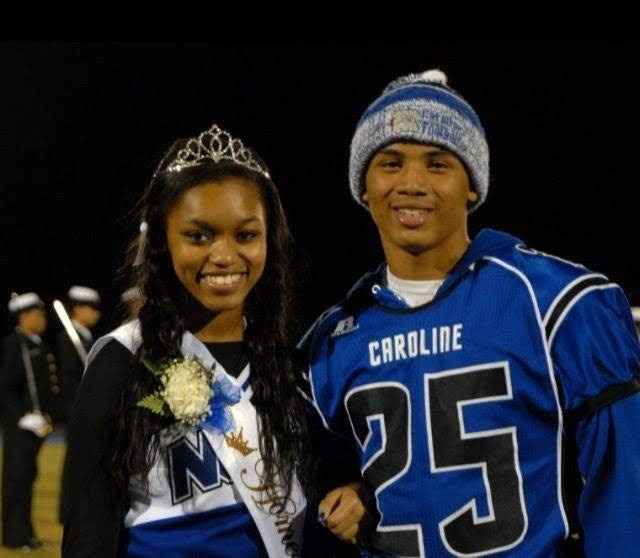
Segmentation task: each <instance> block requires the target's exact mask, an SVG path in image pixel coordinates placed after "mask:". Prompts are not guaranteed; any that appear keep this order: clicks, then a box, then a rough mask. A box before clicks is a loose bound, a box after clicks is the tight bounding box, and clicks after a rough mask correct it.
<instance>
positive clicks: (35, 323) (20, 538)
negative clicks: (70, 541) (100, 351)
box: [0, 293, 55, 550]
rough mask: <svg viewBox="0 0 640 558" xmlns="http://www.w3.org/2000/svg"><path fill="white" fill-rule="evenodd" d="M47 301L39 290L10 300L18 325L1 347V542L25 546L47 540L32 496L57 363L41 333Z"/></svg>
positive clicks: (24, 547)
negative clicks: (36, 525) (39, 531)
mask: <svg viewBox="0 0 640 558" xmlns="http://www.w3.org/2000/svg"><path fill="white" fill-rule="evenodd" d="M43 307H44V304H43V303H42V301H41V300H40V297H39V296H38V295H37V294H35V293H25V294H21V295H17V296H14V297H13V298H12V299H11V300H10V301H9V311H10V312H11V313H12V314H13V315H14V316H15V317H16V320H17V326H16V328H15V331H14V332H13V333H11V334H10V335H8V336H7V337H5V339H4V340H3V342H2V352H1V353H0V359H1V360H0V413H1V414H0V417H1V422H2V436H3V439H2V446H3V448H2V449H3V460H2V544H3V545H4V546H7V547H12V548H22V549H23V550H32V549H35V548H38V547H40V546H42V543H41V542H40V540H39V539H38V538H37V537H36V536H35V533H34V530H33V525H32V522H31V501H32V496H33V484H34V482H35V479H36V476H37V472H38V470H37V457H38V451H39V450H40V447H41V445H42V442H43V440H44V438H45V436H46V435H47V434H48V433H49V432H50V425H49V422H48V421H47V419H46V418H45V416H44V413H45V412H46V411H47V409H46V408H44V407H43V405H44V406H45V407H46V402H47V397H46V394H47V391H48V386H49V384H48V378H47V377H48V375H49V367H50V366H51V365H54V366H55V362H54V358H53V355H52V354H51V353H49V352H48V351H47V349H46V347H45V345H44V344H43V342H42V339H41V337H40V336H41V335H42V334H43V333H44V332H45V330H46V328H47V318H46V314H45V312H44V309H43Z"/></svg>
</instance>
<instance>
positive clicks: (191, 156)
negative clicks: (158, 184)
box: [167, 124, 271, 179]
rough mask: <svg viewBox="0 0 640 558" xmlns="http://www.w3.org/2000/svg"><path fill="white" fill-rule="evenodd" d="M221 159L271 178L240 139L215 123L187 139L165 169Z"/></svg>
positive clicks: (179, 168) (170, 169) (174, 170)
mask: <svg viewBox="0 0 640 558" xmlns="http://www.w3.org/2000/svg"><path fill="white" fill-rule="evenodd" d="M223 159H226V160H228V161H232V162H233V163H236V164H238V165H242V166H243V167H246V168H248V169H250V170H252V171H255V172H257V173H260V174H261V175H263V176H264V177H266V178H268V179H271V176H270V175H269V171H268V170H267V168H266V167H265V166H264V165H263V164H262V163H261V162H260V161H258V160H256V159H255V158H254V157H253V154H252V152H251V150H250V149H249V148H247V147H245V146H244V145H243V143H242V140H240V139H238V138H234V137H232V136H231V134H229V133H228V132H225V131H224V130H223V129H222V128H220V127H219V126H218V125H217V124H213V125H212V126H211V128H209V129H208V130H207V131H205V132H202V133H201V134H200V135H199V136H198V137H196V138H191V139H189V141H187V144H186V145H185V146H184V147H183V148H182V149H181V150H180V151H178V154H177V155H176V158H175V159H174V160H173V162H172V163H171V164H170V165H168V166H167V171H169V172H180V171H181V170H183V169H186V168H189V167H195V166H197V165H200V164H202V163H205V162H206V161H215V162H216V163H219V162H220V161H221V160H223Z"/></svg>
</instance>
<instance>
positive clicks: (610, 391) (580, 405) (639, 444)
mask: <svg viewBox="0 0 640 558" xmlns="http://www.w3.org/2000/svg"><path fill="white" fill-rule="evenodd" d="M585 291H586V292H582V293H579V294H578V295H577V296H574V298H573V299H571V300H569V301H567V302H566V304H565V308H564V309H563V311H562V312H560V313H558V322H557V323H556V324H555V326H554V328H553V330H552V331H550V333H551V336H550V346H551V353H552V357H553V363H554V368H555V371H556V374H557V375H558V379H559V383H560V388H561V399H562V403H563V407H564V411H565V421H566V425H565V429H566V432H567V433H568V435H570V436H573V437H574V438H575V446H576V452H577V455H576V457H577V467H578V472H579V474H580V476H581V481H582V482H581V490H580V493H579V496H578V500H577V520H578V524H579V527H580V530H581V531H582V544H583V548H584V553H585V556H587V557H604V556H624V555H627V553H628V550H629V549H630V548H634V547H636V546H637V545H638V543H640V515H639V514H638V513H637V509H638V502H639V501H640V437H638V436H637V434H636V431H637V424H639V423H640V393H639V391H640V381H639V379H640V347H639V345H638V338H637V334H636V331H635V326H634V323H633V319H632V316H631V311H630V309H629V305H628V303H627V300H626V297H625V296H624V293H623V292H622V290H621V289H620V288H619V287H618V286H617V285H614V284H611V283H609V284H602V285H598V286H593V287H592V288H590V289H586V290H585Z"/></svg>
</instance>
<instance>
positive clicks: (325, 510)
mask: <svg viewBox="0 0 640 558" xmlns="http://www.w3.org/2000/svg"><path fill="white" fill-rule="evenodd" d="M359 488H360V483H358V482H354V483H351V484H347V485H345V486H340V487H338V488H335V489H333V490H332V491H331V492H329V494H327V495H326V496H325V497H324V499H323V500H322V502H320V505H319V506H318V519H319V520H320V522H321V523H322V524H323V525H325V526H326V527H327V528H328V529H329V531H331V532H332V533H333V534H334V535H335V536H336V537H338V538H339V539H341V540H343V541H347V542H350V543H352V544H355V542H356V537H357V536H358V534H359V531H360V521H361V520H362V518H363V517H364V515H365V513H366V509H365V507H364V504H363V503H362V500H361V499H360V496H359V495H358V489H359Z"/></svg>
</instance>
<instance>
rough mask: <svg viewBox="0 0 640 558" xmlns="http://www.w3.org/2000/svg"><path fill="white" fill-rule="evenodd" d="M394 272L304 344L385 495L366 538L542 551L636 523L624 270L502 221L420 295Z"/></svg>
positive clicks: (364, 467)
mask: <svg viewBox="0 0 640 558" xmlns="http://www.w3.org/2000/svg"><path fill="white" fill-rule="evenodd" d="M383 271H384V266H383V267H382V268H380V269H379V270H378V271H377V272H374V273H371V274H368V275H366V276H365V277H364V278H363V279H362V280H360V281H359V282H358V284H356V286H355V287H354V288H353V289H352V290H351V291H350V293H349V294H348V296H347V297H346V298H345V300H344V301H343V302H342V303H341V304H339V305H338V306H336V307H334V308H332V309H330V310H329V311H327V312H326V313H325V314H324V315H323V316H321V317H320V319H319V320H318V321H317V322H316V324H315V325H314V326H313V327H312V328H311V330H310V331H309V332H308V334H307V335H306V336H305V338H304V339H303V341H302V343H301V346H302V348H303V349H304V350H305V352H306V353H307V355H308V359H309V369H308V377H307V379H308V396H309V399H310V400H311V401H312V402H313V404H314V406H315V407H316V409H317V411H318V413H319V415H320V417H321V419H322V422H323V423H324V425H325V427H326V428H327V429H329V430H331V431H333V432H335V433H338V434H341V435H342V436H348V437H350V438H351V439H352V440H353V444H354V446H355V447H356V449H357V452H358V455H359V460H360V469H361V475H362V479H363V482H364V484H365V486H366V487H367V488H368V490H369V491H370V492H371V494H372V495H373V496H374V497H375V505H376V506H377V508H378V510H377V511H378V513H379V522H378V526H377V529H376V531H375V534H374V535H373V536H372V539H371V543H370V544H371V547H372V548H374V549H377V550H379V551H381V552H386V553H389V554H391V555H393V556H411V557H418V556H419V557H440V556H488V555H493V554H499V555H509V556H522V557H527V558H532V557H545V558H549V557H555V556H564V555H565V552H566V551H565V548H566V540H567V539H568V538H569V535H570V533H573V532H576V533H577V532H580V531H581V530H582V531H584V532H583V533H582V534H581V537H582V539H581V540H582V541H584V544H585V547H588V548H589V549H590V550H589V552H591V554H589V553H588V552H587V555H594V556H595V555H601V554H598V552H600V550H598V549H600V548H601V549H602V552H603V555H604V549H605V548H609V552H608V553H607V555H608V556H611V555H618V554H616V553H615V551H614V552H613V553H612V552H611V548H615V545H620V548H624V545H627V544H629V543H630V542H631V541H632V540H634V541H637V540H638V539H640V520H639V519H638V516H639V515H640V514H638V513H637V510H638V504H637V502H638V501H639V500H638V496H640V462H639V459H640V445H639V444H638V442H637V441H635V440H634V436H633V430H632V426H633V422H634V421H636V420H638V419H640V398H639V397H640V396H638V395H637V392H638V390H639V389H640V383H639V382H638V375H639V370H640V368H639V363H640V348H639V346H638V342H637V337H636V334H635V328H634V324H633V320H632V317H631V313H630V309H629V305H628V303H627V301H626V298H625V296H624V293H623V292H622V290H621V289H620V287H619V286H618V285H616V284H614V283H611V282H610V281H609V280H608V279H607V278H606V277H605V276H603V275H601V274H597V273H593V272H591V271H589V270H588V269H586V268H584V267H583V266H580V265H577V264H573V263H571V262H567V261H564V260H561V259H559V258H555V257H553V256H549V255H546V254H542V253H539V252H536V251H533V250H530V249H528V248H527V247H525V246H524V244H523V243H522V242H521V241H520V240H519V239H517V238H514V237H512V236H509V235H506V234H504V233H499V232H496V231H491V230H485V231H482V232H481V233H480V234H479V235H478V236H477V237H476V239H475V240H474V241H473V243H472V244H471V246H470V247H469V249H468V251H467V253H466V254H465V256H464V257H463V258H462V260H461V261H460V262H458V264H457V266H456V267H455V268H454V270H452V272H451V273H450V274H449V276H448V277H447V279H446V280H445V282H444V283H443V285H442V286H441V287H440V289H439V291H438V293H437V295H436V297H435V298H434V300H432V301H431V302H430V303H427V304H425V305H423V306H419V307H416V308H410V307H408V305H407V304H406V303H405V302H404V301H403V300H402V299H401V298H400V297H399V296H398V295H396V294H395V293H393V292H392V291H390V290H389V289H387V288H386V287H385V284H384V273H383ZM614 435H615V437H616V438H617V439H615V438H614V439H612V437H613V436H614ZM627 441H628V442H629V445H627V446H625V447H620V446H619V444H621V443H623V444H624V443H625V442H627ZM614 457H617V458H618V461H617V462H616V463H615V466H616V467H618V470H617V477H616V478H617V479H618V480H612V479H611V478H606V479H605V478H604V476H606V474H607V472H608V471H609V468H610V466H613V465H612V464H611V463H609V462H607V460H610V459H613V458H614ZM572 465H574V466H575V471H573V470H572V469H571V467H572ZM603 475H604V476H603ZM569 477H571V478H569ZM620 478H624V479H625V482H626V483H628V485H629V486H627V488H626V490H627V491H628V493H627V494H625V495H623V494H622V493H621V492H622V491H623V484H622V482H621V481H620V480H619V479H620ZM576 479H577V481H578V482H577V484H578V485H579V486H578V488H579V489H580V490H581V495H580V499H579V500H577V498H573V497H572V494H571V492H570V488H571V486H570V485H571V482H570V481H575V480H576ZM603 490H604V493H605V495H603ZM611 491H614V492H616V493H615V494H614V495H610V496H607V495H606V494H607V493H610V492H611ZM634 502H635V503H634ZM594 507H595V509H596V510H597V509H598V508H599V509H600V510H601V511H598V512H597V513H596V512H595V511H594ZM594 514H595V515H594ZM600 514H610V516H609V517H608V518H603V517H602V516H601V515H600ZM630 516H632V517H630ZM603 522H604V523H603ZM607 530H609V533H611V535H614V536H617V535H618V534H619V533H621V535H620V538H618V539H616V541H613V542H612V541H611V540H608V541H607V540H605V538H604V534H603V532H604V533H606V532H607ZM625 533H627V535H628V536H627V535H625ZM625 537H626V538H625ZM607 538H610V537H607ZM607 545H608V546H607ZM612 545H613V546H612ZM621 555H622V554H621Z"/></svg>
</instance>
